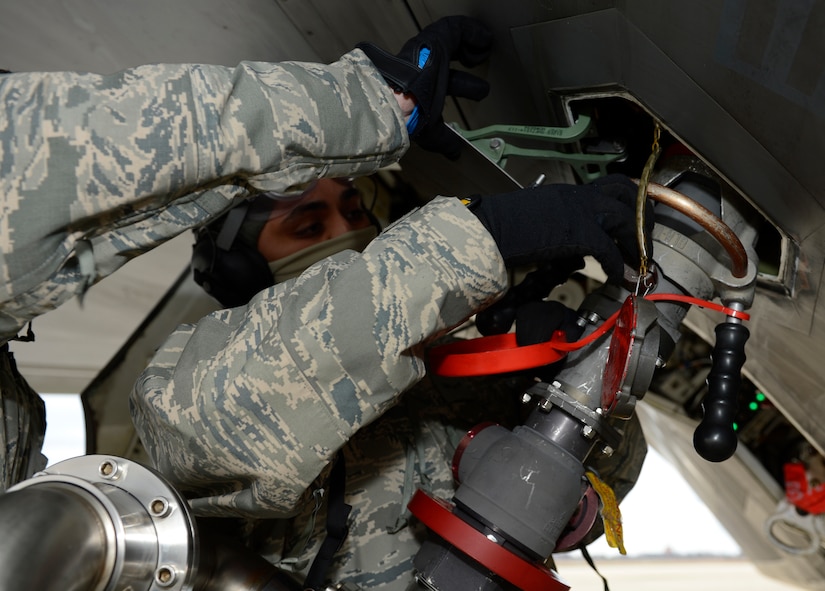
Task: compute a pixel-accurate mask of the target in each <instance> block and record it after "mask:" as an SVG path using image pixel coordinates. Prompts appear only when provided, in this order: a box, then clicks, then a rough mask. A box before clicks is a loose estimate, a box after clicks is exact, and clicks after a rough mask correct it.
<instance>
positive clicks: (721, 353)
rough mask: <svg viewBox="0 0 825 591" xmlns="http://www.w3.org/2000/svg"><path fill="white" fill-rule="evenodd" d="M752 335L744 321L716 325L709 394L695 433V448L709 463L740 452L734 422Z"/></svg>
mask: <svg viewBox="0 0 825 591" xmlns="http://www.w3.org/2000/svg"><path fill="white" fill-rule="evenodd" d="M749 336H750V331H748V329H747V328H746V327H745V326H744V325H742V324H735V323H733V322H724V323H722V324H719V325H718V326H717V327H716V345H715V346H714V348H713V352H712V353H711V360H712V361H713V366H712V368H711V370H710V373H709V374H708V379H707V384H708V393H707V394H706V395H705V400H704V401H703V402H702V408H703V410H704V416H703V417H702V422H701V423H699V426H698V427H697V428H696V431H695V432H694V433H693V447H694V448H695V449H696V452H697V453H698V454H699V455H700V456H702V457H703V458H705V459H706V460H708V461H709V462H722V461H724V460H727V459H728V458H729V457H731V456H732V455H733V453H734V452H735V451H736V445H737V438H736V431H734V429H733V422H734V421H735V420H736V413H737V412H738V411H739V388H740V386H741V384H742V366H743V365H744V364H745V343H746V342H747V341H748V337H749Z"/></svg>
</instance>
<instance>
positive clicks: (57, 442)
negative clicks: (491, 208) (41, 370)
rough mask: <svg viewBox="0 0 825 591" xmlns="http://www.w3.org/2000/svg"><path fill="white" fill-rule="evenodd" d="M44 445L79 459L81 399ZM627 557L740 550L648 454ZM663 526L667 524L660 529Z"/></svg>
mask: <svg viewBox="0 0 825 591" xmlns="http://www.w3.org/2000/svg"><path fill="white" fill-rule="evenodd" d="M43 399H44V400H45V401H46V418H47V422H48V426H47V429H46V442H45V444H44V453H45V454H46V456H47V457H48V458H49V465H51V464H54V463H57V462H59V461H61V460H64V459H67V458H72V457H76V456H79V455H82V454H83V453H84V451H85V428H84V426H83V411H82V407H81V405H80V397H79V396H75V395H67V394H51V395H49V394H46V395H44V396H43ZM621 512H622V527H623V531H624V545H625V549H626V550H627V555H628V556H630V557H632V556H644V555H651V554H654V555H655V554H666V553H673V554H682V555H690V554H721V555H727V556H737V555H739V554H740V549H739V546H738V545H737V544H736V542H735V541H734V540H733V539H732V538H731V537H730V535H729V534H728V533H727V531H726V530H725V529H724V528H723V527H722V526H721V524H720V523H719V522H718V521H717V520H716V518H715V517H714V516H713V514H712V513H711V512H710V510H709V509H708V508H707V507H705V505H704V504H703V503H702V502H701V501H700V500H699V497H697V496H696V493H694V492H693V489H691V488H690V486H689V485H688V484H687V483H686V482H685V480H684V479H683V478H682V477H681V475H680V474H679V473H678V472H677V471H676V469H675V468H673V466H671V465H670V464H669V463H668V462H667V461H666V460H665V459H664V458H662V456H660V455H659V454H658V453H656V451H655V450H653V449H649V450H648V453H647V458H646V459H645V464H644V466H643V467H642V472H641V475H640V476H639V480H638V482H637V483H636V486H635V487H634V488H633V490H632V491H630V493H629V494H628V495H627V497H626V498H625V500H624V502H623V503H622V505H621ZM663 524H666V525H665V526H663ZM588 550H589V552H590V554H591V555H592V556H594V557H596V556H599V557H614V556H618V555H619V554H618V550H616V549H615V548H610V547H609V546H608V545H607V542H606V541H605V540H604V536H602V537H601V538H599V539H598V540H597V541H595V542H593V543H592V544H591V545H590V546H588Z"/></svg>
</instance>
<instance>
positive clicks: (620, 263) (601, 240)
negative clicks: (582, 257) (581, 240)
mask: <svg viewBox="0 0 825 591" xmlns="http://www.w3.org/2000/svg"><path fill="white" fill-rule="evenodd" d="M587 248H588V250H589V251H590V252H589V253H588V252H582V254H590V255H591V256H592V257H593V258H594V259H596V260H597V261H598V262H599V264H600V265H601V266H602V270H603V271H604V272H605V275H607V282H608V283H621V281H622V277H624V257H623V256H622V251H621V249H620V248H619V247H618V246H617V245H616V243H615V242H613V239H612V238H611V237H610V236H609V235H608V234H597V235H595V236H592V238H591V242H590V244H589V245H588V247H587Z"/></svg>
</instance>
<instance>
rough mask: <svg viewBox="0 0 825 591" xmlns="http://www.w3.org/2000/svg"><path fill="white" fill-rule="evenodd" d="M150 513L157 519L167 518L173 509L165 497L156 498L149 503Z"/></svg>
mask: <svg viewBox="0 0 825 591" xmlns="http://www.w3.org/2000/svg"><path fill="white" fill-rule="evenodd" d="M149 511H151V512H152V515H154V516H155V517H166V516H167V515H169V514H170V513H171V512H172V507H171V506H170V505H169V501H168V500H166V499H165V498H164V497H156V498H154V499H152V500H151V502H150V503H149Z"/></svg>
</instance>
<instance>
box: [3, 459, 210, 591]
mask: <svg viewBox="0 0 825 591" xmlns="http://www.w3.org/2000/svg"><path fill="white" fill-rule="evenodd" d="M0 530H2V531H3V532H5V535H4V536H2V539H0V589H38V590H39V591H121V590H123V589H130V590H134V591H142V590H145V591H189V590H191V589H193V584H194V581H195V575H196V570H197V568H196V565H197V564H198V562H197V559H198V557H197V545H196V529H195V522H194V519H193V517H192V515H191V513H190V511H189V507H188V505H187V503H186V502H185V501H184V499H183V498H182V497H181V496H180V495H179V494H178V493H177V492H176V491H175V489H174V488H173V487H172V486H171V485H170V484H169V483H168V482H166V480H165V479H164V478H163V477H162V476H160V475H159V474H158V473H156V472H154V471H153V470H150V469H148V468H146V467H144V466H141V465H140V464H137V463H135V462H132V461H129V460H126V459H123V458H115V457H111V456H102V455H89V456H81V457H77V458H72V459H70V460H66V461H63V462H60V463H58V464H55V465H54V466H51V467H50V468H48V469H46V470H45V471H43V472H39V473H38V474H36V475H35V476H34V477H32V478H30V479H28V480H26V481H23V482H21V483H19V484H17V485H15V486H13V487H12V488H10V489H9V490H8V491H7V492H6V494H4V495H2V496H0Z"/></svg>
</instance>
